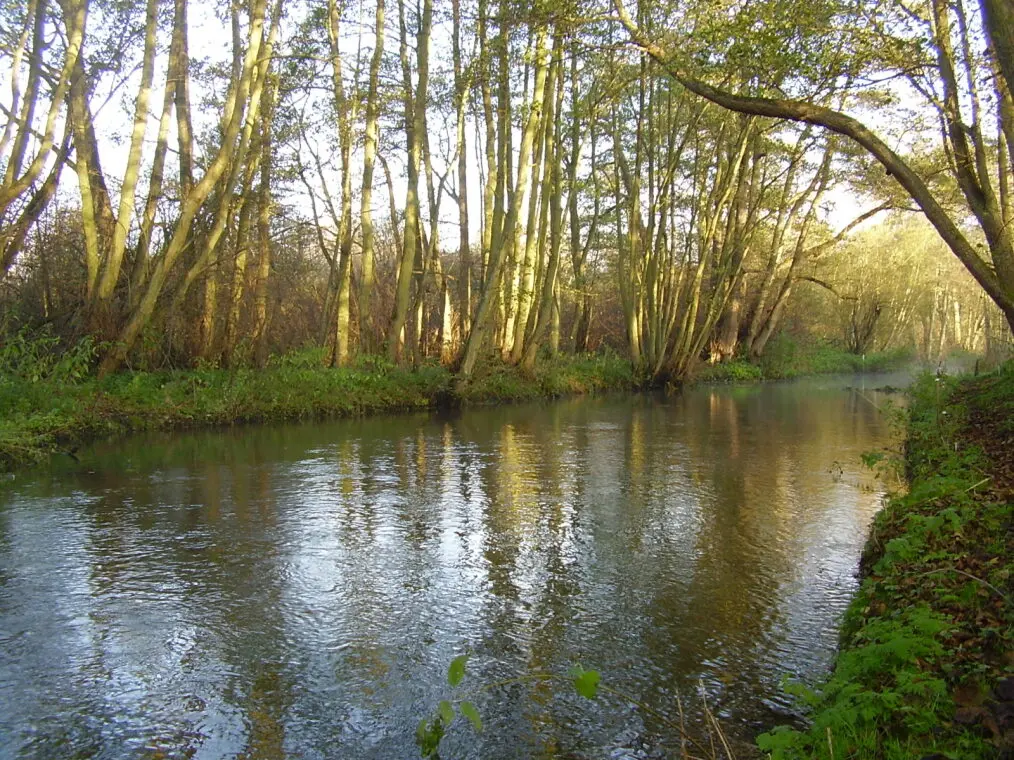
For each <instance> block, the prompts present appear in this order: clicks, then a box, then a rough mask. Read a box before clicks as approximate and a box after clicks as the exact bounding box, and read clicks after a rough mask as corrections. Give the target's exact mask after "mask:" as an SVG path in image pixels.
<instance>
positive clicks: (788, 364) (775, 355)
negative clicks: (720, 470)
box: [696, 334, 913, 383]
mask: <svg viewBox="0 0 1014 760" xmlns="http://www.w3.org/2000/svg"><path fill="white" fill-rule="evenodd" d="M912 361H913V355H912V352H911V350H909V349H905V348H899V349H893V350H890V351H878V352H873V353H869V354H854V353H851V352H849V351H846V350H844V349H842V348H839V347H837V346H835V345H834V344H832V343H828V342H826V341H816V342H807V341H801V340H796V339H794V338H793V337H791V336H789V335H786V334H782V335H779V336H778V337H777V338H774V339H772V340H771V342H770V343H769V344H768V347H767V351H766V352H765V353H764V355H763V356H761V357H759V358H757V359H754V360H753V361H747V360H746V359H735V360H734V361H730V362H725V363H721V364H709V365H706V366H704V367H702V368H701V370H700V371H699V372H698V373H697V375H696V379H697V380H699V381H703V382H729V383H748V382H757V381H760V380H787V379H790V378H794V377H802V376H804V375H834V374H848V373H852V372H886V371H888V370H892V369H898V368H900V367H903V366H905V365H907V364H909V363H911V362H912Z"/></svg>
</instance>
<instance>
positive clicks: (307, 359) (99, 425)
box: [0, 337, 633, 469]
mask: <svg viewBox="0 0 1014 760" xmlns="http://www.w3.org/2000/svg"><path fill="white" fill-rule="evenodd" d="M54 341H55V339H53V338H51V337H44V338H41V339H35V340H34V341H33V340H28V339H27V338H26V339H25V340H20V341H12V342H10V343H8V344H6V345H5V346H4V348H3V349H0V362H3V364H2V365H0V366H2V367H3V374H0V469H9V468H12V467H16V466H19V465H24V464H29V463H32V462H34V461H38V460H39V459H41V458H42V457H44V456H45V455H47V454H49V453H53V452H57V451H67V450H71V451H72V450H74V449H75V448H76V447H77V446H78V445H79V444H80V443H82V442H83V441H86V440H89V439H92V438H95V437H97V436H103V435H110V434H123V433H127V432H130V431H137V430H153V429H170V428H193V427H207V426H216V425H232V424H237V423H247V422H264V421H273V420H304V419H319V418H325V417H341V416H355V415H362V414H369V413H373V412H382V411H383V412H395V411H404V410H411V409H426V408H432V407H435V406H438V405H446V404H457V403H469V404H483V403H503V402H512V401H523V400H535V399H539V398H546V397H556V396H561V395H565V394H575V393H596V392H603V391H608V390H629V389H630V388H632V387H633V380H632V375H631V371H630V365H629V363H628V362H626V361H625V360H623V359H622V358H620V357H617V356H584V357H577V358H573V359H570V358H560V359H557V360H552V361H547V362H544V363H543V364H541V365H540V366H539V367H538V368H537V370H536V374H535V376H534V377H529V376H526V375H524V374H523V373H521V371H520V370H519V369H517V368H515V367H509V366H506V365H495V366H491V367H490V368H489V369H488V370H487V374H486V375H485V376H484V378H483V379H482V381H480V382H477V383H475V384H473V385H472V386H470V387H469V388H468V391H467V393H466V394H464V395H463V396H461V397H458V396H456V395H455V393H454V390H453V387H452V375H451V373H450V371H449V370H448V369H447V368H445V367H443V366H441V365H439V364H435V363H425V364H420V365H419V366H418V367H416V368H415V369H407V368H402V367H397V366H395V365H394V364H393V363H391V362H389V361H388V360H387V359H383V358H374V357H362V358H360V360H359V361H358V363H357V365H356V366H354V367H348V368H338V369H335V368H328V367H325V366H323V360H324V354H323V352H322V351H320V350H318V349H302V350H299V351H297V352H295V353H293V354H288V355H286V356H282V357H277V358H275V359H274V360H273V361H272V362H271V364H270V365H269V366H268V367H267V368H265V369H263V370H252V369H237V370H225V369H219V368H215V367H208V366H206V367H200V368H198V369H193V370H188V371H175V372H170V371H165V372H124V373H120V374H115V375H110V376H109V377H107V378H105V379H104V380H101V381H99V380H96V379H95V378H94V377H92V376H89V375H88V374H87V373H86V372H84V369H83V368H84V367H86V366H87V365H86V362H87V361H90V360H91V357H92V356H93V355H94V352H93V350H92V344H91V343H90V342H84V343H82V344H80V345H79V347H77V348H75V349H72V350H70V351H65V352H63V353H62V354H56V353H53V351H51V349H55V347H56V343H55V342H54ZM53 357H57V358H53Z"/></svg>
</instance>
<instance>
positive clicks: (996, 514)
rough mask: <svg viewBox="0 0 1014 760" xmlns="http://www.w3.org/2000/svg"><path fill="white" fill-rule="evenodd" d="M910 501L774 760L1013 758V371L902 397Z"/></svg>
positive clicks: (904, 500) (896, 512)
mask: <svg viewBox="0 0 1014 760" xmlns="http://www.w3.org/2000/svg"><path fill="white" fill-rule="evenodd" d="M904 466H905V469H906V474H907V476H908V479H909V483H910V488H909V491H908V493H907V494H905V495H904V496H900V497H897V498H894V499H892V500H891V502H890V503H889V505H888V506H887V507H886V508H885V509H884V510H883V511H882V512H881V513H880V514H879V515H878V517H877V519H876V520H875V523H874V525H873V528H872V531H871V536H870V540H869V542H868V544H867V547H866V550H865V553H864V556H863V563H862V572H863V575H864V579H863V581H862V585H861V587H860V590H859V593H858V595H857V596H856V598H855V600H854V601H853V602H852V604H851V606H850V607H849V609H848V612H847V613H846V617H845V622H844V627H843V632H842V641H841V649H840V652H839V655H838V658H837V662H836V665H835V669H834V671H833V673H832V674H831V676H830V678H829V680H828V681H827V682H826V683H825V684H824V685H822V686H821V687H820V688H819V689H818V690H816V691H808V690H805V689H800V690H799V693H800V695H801V697H802V699H803V700H804V702H805V703H807V704H809V706H810V708H811V710H812V712H811V713H810V717H811V720H812V724H811V727H810V729H809V730H807V731H794V730H790V729H787V728H780V729H777V730H775V731H774V732H771V733H769V734H765V735H762V736H761V737H760V738H759V740H758V744H759V745H760V747H761V748H762V749H763V750H766V751H768V752H769V753H771V756H772V757H774V758H870V759H871V760H872V759H873V758H877V759H879V758H886V759H888V760H890V759H893V758H898V759H899V760H900V759H901V758H906V759H907V758H935V759H939V760H943V759H944V758H986V757H1009V756H1011V753H1014V627H1012V626H1014V577H1012V573H1014V559H1012V549H1014V532H1012V517H1014V514H1012V499H1014V366H1012V365H1010V364H1008V365H1007V366H1006V367H1005V368H1002V369H1001V370H999V371H998V372H996V373H994V374H991V375H989V376H984V377H980V378H974V379H965V380H962V381H956V380H953V379H947V378H943V379H938V378H932V377H928V378H924V379H923V380H922V381H921V382H919V383H918V384H917V385H916V387H915V388H914V389H913V399H912V406H911V410H910V412H909V428H908V440H907V444H906V451H905V461H904Z"/></svg>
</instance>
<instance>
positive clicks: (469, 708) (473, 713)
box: [458, 702, 482, 734]
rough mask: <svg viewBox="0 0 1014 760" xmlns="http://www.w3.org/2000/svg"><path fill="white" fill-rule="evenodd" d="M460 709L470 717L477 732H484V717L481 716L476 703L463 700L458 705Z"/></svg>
mask: <svg viewBox="0 0 1014 760" xmlns="http://www.w3.org/2000/svg"><path fill="white" fill-rule="evenodd" d="M458 709H459V710H461V714H462V715H464V716H465V717H466V718H468V719H469V720H470V721H471V723H472V727H473V728H474V729H475V730H476V732H477V733H480V734H481V733H482V718H480V717H479V711H478V710H476V709H475V705H473V704H472V703H471V702H462V703H461V704H460V705H458Z"/></svg>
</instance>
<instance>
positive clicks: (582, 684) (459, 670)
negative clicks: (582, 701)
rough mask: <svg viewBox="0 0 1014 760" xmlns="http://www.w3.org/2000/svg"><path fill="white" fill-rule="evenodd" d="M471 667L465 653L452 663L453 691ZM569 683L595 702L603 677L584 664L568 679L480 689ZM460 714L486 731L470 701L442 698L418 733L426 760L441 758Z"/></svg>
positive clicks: (538, 677) (546, 677)
mask: <svg viewBox="0 0 1014 760" xmlns="http://www.w3.org/2000/svg"><path fill="white" fill-rule="evenodd" d="M467 664H468V655H467V654H462V655H458V656H457V657H455V658H454V659H453V660H451V664H450V665H449V666H448V667H447V683H448V684H450V686H451V688H457V687H458V686H459V685H460V684H461V681H462V679H464V677H465V667H466V665H467ZM563 680H567V681H568V682H569V683H570V685H571V686H573V688H574V689H575V690H576V691H577V693H578V694H580V695H581V696H582V697H585V698H586V699H594V698H595V697H596V696H597V695H598V691H599V683H600V681H601V680H602V677H601V676H600V675H599V673H598V671H596V670H585V669H584V668H582V667H581V666H580V665H575V666H574V667H572V668H571V669H570V671H569V672H568V677H567V679H564V678H563V677H562V676H557V675H555V674H552V673H532V674H528V675H524V676H517V677H515V678H509V679H506V680H503V681H498V682H496V683H495V684H488V685H486V686H483V687H481V688H480V691H488V690H490V689H492V688H494V687H501V686H506V685H508V684H512V683H520V682H523V681H563ZM458 715H460V716H461V717H462V718H465V719H466V720H467V721H468V722H469V723H471V724H472V728H473V729H474V730H475V731H476V733H481V732H482V717H481V716H480V715H479V710H478V708H476V706H475V704H474V703H473V702H471V701H469V700H467V699H442V700H440V702H439V703H438V704H437V707H436V710H435V711H434V712H433V713H432V714H431V715H430V716H429V717H425V718H423V719H422V720H420V721H419V726H418V727H417V728H416V731H415V743H416V746H417V747H419V752H420V754H421V755H422V757H428V758H439V757H440V752H439V750H440V742H441V740H442V739H443V738H444V734H445V733H446V731H447V729H448V728H449V727H450V725H451V724H452V723H453V722H454V720H455V719H456V718H457V717H458Z"/></svg>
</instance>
